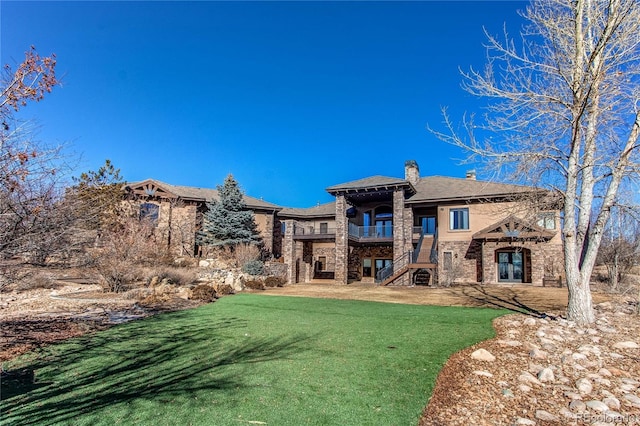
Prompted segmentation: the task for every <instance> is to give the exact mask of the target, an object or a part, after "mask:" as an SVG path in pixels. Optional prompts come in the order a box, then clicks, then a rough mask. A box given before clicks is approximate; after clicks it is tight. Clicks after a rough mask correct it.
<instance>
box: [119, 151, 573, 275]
mask: <svg viewBox="0 0 640 426" xmlns="http://www.w3.org/2000/svg"><path fill="white" fill-rule="evenodd" d="M129 188H130V190H131V191H133V192H134V193H135V194H137V195H138V196H142V197H143V198H144V197H146V199H144V200H143V203H142V204H141V208H142V209H146V210H148V209H149V208H150V206H151V208H152V209H155V210H154V211H157V217H158V219H157V222H158V228H159V229H160V230H163V231H162V232H164V234H167V235H168V237H169V238H170V239H173V240H174V242H173V243H172V244H174V245H175V246H178V244H176V242H175V238H176V237H175V235H176V234H177V235H180V241H181V243H180V245H179V247H180V249H181V250H184V251H185V252H188V253H194V252H195V253H197V248H196V249H195V251H194V247H195V240H194V238H193V235H194V234H195V230H196V229H197V227H198V226H199V223H200V222H199V220H200V217H201V213H202V211H203V209H204V208H205V207H204V204H205V201H206V200H208V199H211V198H216V197H217V192H216V191H215V190H211V189H201V188H189V187H178V186H173V185H168V184H164V183H162V182H158V181H154V180H147V181H144V182H139V183H136V184H131V185H129ZM326 190H327V191H328V192H329V193H330V194H331V195H333V196H334V197H335V201H334V202H331V203H327V204H322V205H318V206H315V207H311V208H306V209H300V208H286V207H280V206H276V205H274V204H271V203H267V202H265V201H262V200H258V199H255V198H252V197H245V202H246V204H247V208H249V209H251V210H253V211H254V213H255V216H256V222H257V223H258V227H259V230H260V232H261V234H262V236H263V239H264V241H265V246H266V248H268V249H269V250H270V251H271V253H272V254H273V255H274V257H275V258H277V259H279V260H281V261H283V262H284V263H285V264H286V265H287V270H288V280H289V282H290V283H300V282H319V281H320V280H334V281H333V282H336V283H339V284H347V283H351V282H362V283H378V284H382V285H389V284H392V285H413V284H433V283H434V282H435V281H436V280H438V281H439V282H441V283H453V282H477V283H530V284H532V285H543V284H545V283H549V282H553V281H555V282H556V283H557V282H558V278H559V275H560V273H561V270H562V261H561V259H562V240H561V236H560V232H559V231H560V229H559V227H560V223H559V222H560V217H559V216H560V215H559V210H558V206H557V205H556V206H554V207H550V208H549V209H546V210H543V211H539V210H538V209H536V210H535V211H533V210H532V209H529V208H528V206H529V205H530V204H529V203H527V202H525V201H523V200H525V199H528V198H531V197H533V196H534V195H535V196H540V194H541V191H540V190H538V189H535V188H531V187H526V186H519V185H510V184H501V183H493V182H484V181H479V180H476V179H475V173H473V172H469V173H467V176H466V178H451V177H442V176H427V177H420V172H419V168H418V164H417V163H416V162H415V161H407V162H406V164H405V173H404V178H394V177H386V176H372V177H368V178H364V179H360V180H357V181H353V182H347V183H343V184H338V185H333V186H330V187H328V188H327V189H326ZM143 206H146V207H143ZM153 206H157V207H153ZM146 210H145V211H146ZM178 212H179V213H178ZM178 218H180V219H178ZM178 223H180V224H182V225H181V227H182V228H184V230H178V227H177V226H176V224H178ZM185 224H188V225H185ZM173 228H176V229H175V230H172V229H173ZM189 247H191V248H190V250H187V249H188V248H189Z"/></svg>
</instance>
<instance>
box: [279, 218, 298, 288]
mask: <svg viewBox="0 0 640 426" xmlns="http://www.w3.org/2000/svg"><path fill="white" fill-rule="evenodd" d="M284 223H285V225H284V226H285V229H284V243H283V246H284V247H283V248H282V252H283V253H282V255H283V256H284V263H285V264H286V265H287V282H288V283H289V284H293V283H295V277H296V275H295V274H296V269H295V268H296V249H295V244H294V241H293V230H294V227H295V224H296V221H295V220H285V221H284Z"/></svg>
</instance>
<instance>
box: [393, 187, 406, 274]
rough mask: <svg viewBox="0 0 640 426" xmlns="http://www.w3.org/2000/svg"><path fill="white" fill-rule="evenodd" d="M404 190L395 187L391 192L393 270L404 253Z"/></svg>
mask: <svg viewBox="0 0 640 426" xmlns="http://www.w3.org/2000/svg"><path fill="white" fill-rule="evenodd" d="M404 222H405V220H404V190H402V189H396V190H395V191H394V192H393V264H394V268H393V270H394V272H395V271H396V270H397V266H398V260H399V259H400V258H401V257H402V255H403V254H404V253H405V230H404Z"/></svg>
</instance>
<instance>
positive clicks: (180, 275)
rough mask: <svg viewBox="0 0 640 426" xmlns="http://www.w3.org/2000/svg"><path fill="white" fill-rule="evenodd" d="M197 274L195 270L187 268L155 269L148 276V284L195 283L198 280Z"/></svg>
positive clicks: (185, 284)
mask: <svg viewBox="0 0 640 426" xmlns="http://www.w3.org/2000/svg"><path fill="white" fill-rule="evenodd" d="M197 278H198V277H197V274H196V272H195V271H194V270H191V269H186V268H163V269H160V270H155V271H153V272H152V273H151V275H150V276H149V277H148V278H147V285H148V286H149V285H151V283H154V284H158V283H161V282H165V283H166V284H173V285H175V286H181V287H184V286H188V285H189V284H193V283H194V282H195V281H196V280H197Z"/></svg>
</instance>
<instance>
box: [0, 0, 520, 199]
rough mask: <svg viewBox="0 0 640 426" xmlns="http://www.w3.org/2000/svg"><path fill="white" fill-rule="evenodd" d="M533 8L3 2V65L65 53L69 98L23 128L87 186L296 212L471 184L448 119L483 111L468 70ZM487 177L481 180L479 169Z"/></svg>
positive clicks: (47, 103) (36, 110)
mask: <svg viewBox="0 0 640 426" xmlns="http://www.w3.org/2000/svg"><path fill="white" fill-rule="evenodd" d="M526 5H527V3H526V2H524V1H515V2H511V1H497V2H489V1H449V2H439V1H423V2H346V1H344V2H266V1H264V2H244V1H237V2H206V1H198V2H182V3H178V2H121V1H113V2H81V1H74V2H54V1H47V2H31V1H19V2H12V1H4V0H2V1H1V2H0V25H1V40H0V51H1V55H0V56H1V62H2V64H3V65H4V64H7V63H8V64H11V65H15V64H16V63H18V62H20V61H21V60H22V58H23V57H24V52H25V51H26V50H27V49H28V48H29V46H30V45H35V46H36V48H37V50H38V52H39V53H40V54H41V55H48V54H51V53H52V52H55V53H56V55H57V58H58V65H57V73H58V75H59V76H62V77H63V86H62V87H59V88H56V89H55V91H54V92H53V93H52V94H51V95H49V96H48V97H47V98H46V99H45V100H44V101H42V102H40V103H38V104H31V105H29V106H28V107H27V108H25V109H24V110H23V111H22V112H21V117H23V118H29V119H35V120H37V122H38V124H39V126H40V130H39V134H38V138H39V139H41V140H42V141H44V142H46V143H60V144H66V150H67V152H68V153H69V154H71V155H73V156H75V157H79V161H78V163H77V164H78V165H77V173H75V174H76V175H77V174H79V173H80V172H82V171H86V170H95V169H97V168H98V167H100V166H101V165H102V164H103V163H104V160H105V159H107V158H108V159H111V161H112V162H113V163H114V164H115V165H116V167H119V168H120V169H121V171H122V174H123V176H124V178H125V179H126V180H127V181H129V182H133V181H137V180H143V179H146V178H156V179H159V180H163V181H166V182H169V183H173V184H177V185H189V186H200V187H215V186H216V185H218V184H220V183H222V181H223V180H224V177H225V176H226V175H227V174H228V173H232V174H233V175H234V176H235V177H236V179H237V180H238V181H239V182H240V184H241V186H242V187H243V189H244V190H245V192H246V193H247V194H248V195H251V196H254V197H262V198H264V199H265V200H267V201H270V202H273V203H276V204H280V205H284V206H291V207H309V206H313V205H315V204H316V203H318V202H327V201H331V200H332V197H331V196H330V195H328V194H327V193H326V192H325V191H324V188H326V187H328V186H331V185H334V184H338V183H342V182H347V181H350V180H355V179H359V178H363V177H366V176H370V175H386V176H396V177H402V176H403V173H404V161H405V160H408V159H414V160H417V161H418V164H419V165H420V171H421V174H422V175H446V176H456V177H463V176H464V173H465V170H467V169H469V168H472V166H470V165H461V164H459V163H460V161H459V160H460V159H461V158H464V153H462V152H461V151H459V150H458V149H456V148H454V147H451V146H449V145H447V144H445V143H444V142H441V141H439V140H438V139H436V138H435V137H434V136H433V135H431V134H430V133H429V132H428V131H427V130H426V126H427V124H429V125H431V126H432V127H436V128H437V127H439V126H440V123H441V115H440V108H441V107H442V106H448V107H449V111H450V113H451V115H452V116H453V117H454V118H458V117H460V116H461V115H462V113H463V112H464V111H468V112H481V109H480V108H481V106H482V103H481V102H482V101H481V100H478V99H474V98H472V97H471V96H469V95H468V94H466V93H465V92H464V91H463V90H462V89H461V88H460V83H461V81H462V80H461V77H460V74H459V71H458V70H459V68H462V69H468V68H469V66H474V67H482V66H483V65H484V63H485V53H486V52H485V50H484V48H483V42H484V36H483V27H485V28H486V29H487V30H488V31H489V32H490V33H493V34H498V33H501V32H502V28H503V25H504V24H505V23H506V25H507V28H508V29H509V32H510V33H511V34H516V33H517V32H518V31H519V30H520V27H521V25H522V21H521V19H520V17H519V16H518V15H517V11H518V10H519V9H523V8H524V7H526ZM479 172H480V173H479V178H482V177H483V175H482V172H481V171H480V170H479Z"/></svg>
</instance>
